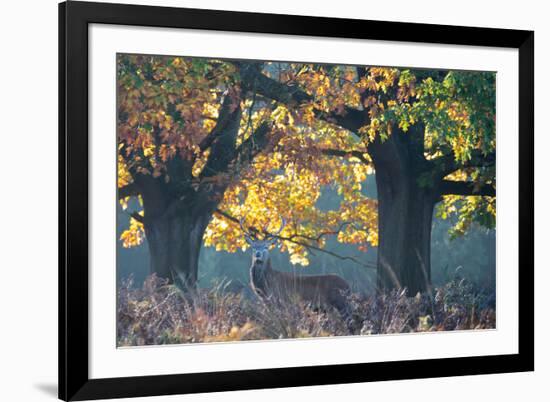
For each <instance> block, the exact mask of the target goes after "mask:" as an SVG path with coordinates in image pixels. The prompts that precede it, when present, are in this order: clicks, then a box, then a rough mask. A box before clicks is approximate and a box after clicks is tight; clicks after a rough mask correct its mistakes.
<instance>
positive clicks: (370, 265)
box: [214, 209, 376, 269]
mask: <svg viewBox="0 0 550 402" xmlns="http://www.w3.org/2000/svg"><path fill="white" fill-rule="evenodd" d="M214 213H216V214H218V215H220V216H223V217H224V218H226V219H228V220H230V221H231V222H234V223H236V224H239V225H240V222H239V220H238V219H237V218H235V217H234V216H231V215H229V214H228V213H227V212H224V211H222V210H220V209H216V210H215V211H214ZM346 224H347V222H346ZM343 226H345V224H343V225H342V226H341V228H342V227H343ZM340 230H341V229H340ZM250 231H251V232H253V233H255V234H263V235H264V236H266V235H269V236H271V237H274V238H276V239H279V240H284V241H288V242H290V243H294V244H298V245H300V246H303V247H305V248H307V249H308V250H310V251H311V250H315V251H319V252H321V253H325V254H328V255H330V256H332V257H335V258H338V259H339V260H343V261H344V260H348V261H351V262H353V263H355V264H358V265H361V266H363V267H365V268H370V269H376V263H374V262H371V261H367V262H362V261H360V260H358V259H357V258H355V257H350V256H343V255H340V254H337V253H335V252H333V251H329V250H325V249H323V248H320V247H317V246H313V245H311V244H308V243H304V242H301V241H299V240H294V239H295V238H296V237H302V238H307V236H302V235H299V234H295V235H292V236H290V237H286V236H279V235H274V234H272V233H268V232H266V231H262V230H258V229H256V228H254V227H251V228H250ZM327 234H330V233H329V232H326V233H324V234H323V235H327ZM320 237H321V236H320ZM320 237H319V239H320Z"/></svg>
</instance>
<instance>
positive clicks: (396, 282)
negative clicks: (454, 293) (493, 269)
mask: <svg viewBox="0 0 550 402" xmlns="http://www.w3.org/2000/svg"><path fill="white" fill-rule="evenodd" d="M420 130H423V127H416V128H415V129H412V128H411V130H409V131H408V132H407V133H402V132H397V133H394V134H393V135H392V136H391V137H390V138H388V139H387V140H386V141H384V142H381V141H379V142H377V143H374V144H373V146H372V147H371V148H372V152H371V154H372V158H373V162H374V166H375V170H376V186H377V190H378V230H379V245H378V261H377V286H378V290H379V291H385V290H389V289H396V288H397V289H403V288H406V289H407V293H408V294H409V295H410V296H414V295H416V294H417V293H418V292H425V291H427V290H429V288H430V286H431V273H430V269H431V267H430V243H431V231H432V215H433V208H434V200H435V195H434V194H435V190H436V189H435V188H434V186H431V185H430V184H429V183H428V185H426V184H425V185H424V186H422V185H420V180H419V179H420V178H421V174H422V172H423V169H422V167H423V164H424V163H425V159H424V155H423V152H421V151H420V149H422V148H420V144H418V142H420V141H421V140H422V141H423V136H422V133H421V132H420ZM371 148H369V150H371ZM419 152H420V153H419Z"/></svg>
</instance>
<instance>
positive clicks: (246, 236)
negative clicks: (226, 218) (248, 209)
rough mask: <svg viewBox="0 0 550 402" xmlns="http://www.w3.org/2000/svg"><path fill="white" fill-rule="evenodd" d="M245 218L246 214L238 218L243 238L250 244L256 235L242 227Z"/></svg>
mask: <svg viewBox="0 0 550 402" xmlns="http://www.w3.org/2000/svg"><path fill="white" fill-rule="evenodd" d="M245 219H246V214H245V215H244V216H243V217H242V218H241V219H239V225H240V226H241V230H242V231H243V233H244V239H245V240H246V242H247V243H248V244H251V243H252V242H253V241H254V240H255V239H256V238H257V236H256V235H255V234H253V233H250V232H249V231H248V230H247V229H246V228H245V227H244V221H245Z"/></svg>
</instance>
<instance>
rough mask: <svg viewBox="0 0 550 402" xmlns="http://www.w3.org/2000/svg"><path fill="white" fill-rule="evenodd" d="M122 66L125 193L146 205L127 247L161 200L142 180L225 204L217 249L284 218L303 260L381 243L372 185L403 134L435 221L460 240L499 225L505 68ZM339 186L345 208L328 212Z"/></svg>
mask: <svg viewBox="0 0 550 402" xmlns="http://www.w3.org/2000/svg"><path fill="white" fill-rule="evenodd" d="M117 68H118V150H119V156H118V186H119V196H120V201H121V204H122V206H123V208H126V207H127V202H128V197H130V196H137V197H138V198H139V199H140V202H141V205H144V209H143V210H141V211H129V213H130V214H131V215H132V219H131V222H130V227H129V228H128V229H127V230H126V231H124V232H123V233H122V235H121V240H122V241H123V244H124V246H125V247H131V246H135V245H138V244H140V243H141V242H142V241H143V239H144V226H143V225H144V220H145V219H146V217H147V216H148V215H149V216H152V215H154V214H155V212H154V211H155V210H154V209H153V208H152V207H147V205H153V204H154V203H159V202H161V201H159V200H157V199H155V195H154V194H152V193H151V194H148V195H145V194H143V192H142V191H140V186H139V183H137V182H138V181H140V180H141V181H146V180H153V181H154V183H155V186H162V189H163V190H162V191H163V192H165V193H167V194H170V197H172V198H174V199H179V200H184V198H185V197H187V193H186V191H189V190H188V189H190V188H191V189H193V190H192V191H196V192H199V191H206V192H207V193H208V197H209V198H208V200H213V201H215V202H216V207H215V211H214V213H213V215H212V219H211V220H210V221H209V222H208V226H207V227H206V230H205V232H204V236H203V239H204V244H205V245H206V246H213V247H216V249H218V250H226V251H229V252H235V251H237V250H238V249H245V248H246V247H247V244H246V242H245V241H244V238H243V233H242V231H241V230H240V227H239V220H240V219H244V221H245V223H246V225H247V226H249V227H251V228H252V229H253V230H257V231H259V232H273V231H274V230H275V229H276V228H277V227H279V225H280V220H281V219H282V218H284V219H285V220H286V222H287V225H286V226H285V228H284V230H283V232H282V233H280V238H281V240H282V247H283V250H287V251H288V253H289V254H290V258H291V261H292V262H293V263H298V264H302V265H307V264H308V250H311V249H312V247H313V248H321V249H322V248H323V247H324V246H325V243H326V239H327V237H328V236H337V239H338V240H339V241H340V242H344V243H350V244H355V245H357V246H358V248H359V249H360V250H365V249H366V248H368V247H370V246H377V245H378V244H379V219H378V201H377V200H376V199H372V198H369V197H367V196H366V195H365V191H364V185H365V182H366V177H367V175H369V174H373V173H376V174H378V173H379V172H378V171H377V166H376V164H375V163H374V160H373V159H374V158H375V157H376V149H377V147H378V148H380V147H383V146H385V145H384V144H386V143H389V142H390V140H394V139H395V138H397V137H398V136H403V137H408V139H407V145H406V147H407V148H406V152H407V155H408V156H409V157H410V158H412V159H413V160H414V161H415V164H414V165H412V166H414V169H415V170H418V171H417V172H415V174H416V173H417V174H416V176H414V180H415V181H416V182H417V184H418V185H419V186H420V187H421V188H426V189H429V188H434V191H433V193H434V194H435V198H436V199H435V202H438V201H442V202H440V203H439V204H438V207H437V214H438V216H440V217H442V218H447V217H449V216H451V215H458V216H459V219H458V221H457V224H456V225H455V226H454V227H453V228H452V229H451V231H452V233H453V235H459V234H464V233H465V232H466V231H467V230H468V228H469V226H470V225H471V223H472V222H477V223H480V224H482V225H485V226H487V227H492V226H494V224H495V215H496V207H495V203H496V198H495V186H496V180H495V160H496V158H495V149H496V148H495V147H496V139H495V102H496V101H495V86H496V83H495V74H494V73H490V72H470V71H440V70H420V69H408V68H390V67H369V66H364V67H363V66H361V67H356V66H343V65H326V64H324V65H319V64H311V63H279V62H244V61H234V60H217V59H200V58H187V57H166V56H147V55H119V57H118V66H117ZM231 128H233V129H234V131H235V135H234V136H233V137H232V136H231V135H230V134H228V133H231V130H230V129H231ZM378 158H380V157H378ZM394 162H395V163H396V164H398V163H400V162H399V160H397V159H396V160H395V161H394ZM435 187H436V188H435ZM142 188H143V186H142ZM148 188H149V187H148ZM328 188H330V189H333V190H335V191H337V192H338V194H339V195H340V199H341V201H340V203H339V206H338V208H335V209H333V210H322V209H321V208H319V207H318V206H317V203H318V200H319V197H320V196H321V194H322V192H323V191H324V190H325V189H328ZM183 189H186V190H185V191H184V190H183ZM155 194H156V193H155ZM144 197H148V199H149V201H147V202H145V203H144V202H143V198H144ZM165 209H166V208H165Z"/></svg>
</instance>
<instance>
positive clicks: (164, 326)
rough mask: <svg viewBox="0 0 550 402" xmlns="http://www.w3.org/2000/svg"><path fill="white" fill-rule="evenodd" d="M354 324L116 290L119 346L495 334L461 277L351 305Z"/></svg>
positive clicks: (150, 284) (478, 295) (147, 290)
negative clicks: (427, 291)
mask: <svg viewBox="0 0 550 402" xmlns="http://www.w3.org/2000/svg"><path fill="white" fill-rule="evenodd" d="M348 300H349V305H350V307H351V311H352V321H353V323H352V324H351V325H346V323H345V322H344V321H343V320H342V318H341V317H340V315H339V314H338V313H337V312H336V311H318V310H315V309H313V308H311V306H309V305H306V304H304V303H301V302H296V303H288V304H286V305H283V306H281V305H278V306H273V305H267V304H265V303H262V302H261V301H259V300H258V299H257V298H250V297H246V296H245V295H244V294H243V293H232V292H229V291H226V290H225V287H224V286H223V285H220V286H217V287H215V288H213V289H208V290H206V289H203V290H198V291H197V292H196V293H195V294H193V296H192V297H189V296H187V297H182V293H181V292H180V291H179V290H178V289H177V288H176V287H174V286H172V285H168V284H167V283H166V282H164V281H162V280H160V279H158V278H157V277H155V276H154V275H153V276H150V277H149V278H147V280H146V281H145V282H144V284H143V286H142V287H141V288H135V287H134V286H133V283H132V280H131V279H129V280H127V281H125V282H124V283H123V284H122V285H121V286H120V287H119V290H118V301H117V338H118V339H117V345H118V346H141V345H160V344H179V343H202V342H228V341H244V340H263V339H284V338H309V337H328V336H349V335H374V334H394V333H407V332H426V331H451V330H477V329H493V328H495V326H496V312H495V298H494V295H489V294H484V293H483V292H480V291H479V290H477V289H476V288H475V286H474V285H473V284H472V283H471V282H468V281H467V280H466V279H464V278H455V279H453V280H452V281H450V282H449V283H447V284H446V285H444V286H441V287H437V288H434V289H433V291H432V292H431V294H422V295H421V294H418V295H416V297H408V296H407V295H406V294H405V292H403V291H400V292H399V291H392V292H390V293H387V294H382V295H373V296H368V297H365V296H361V295H358V294H352V295H350V296H349V298H348Z"/></svg>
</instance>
